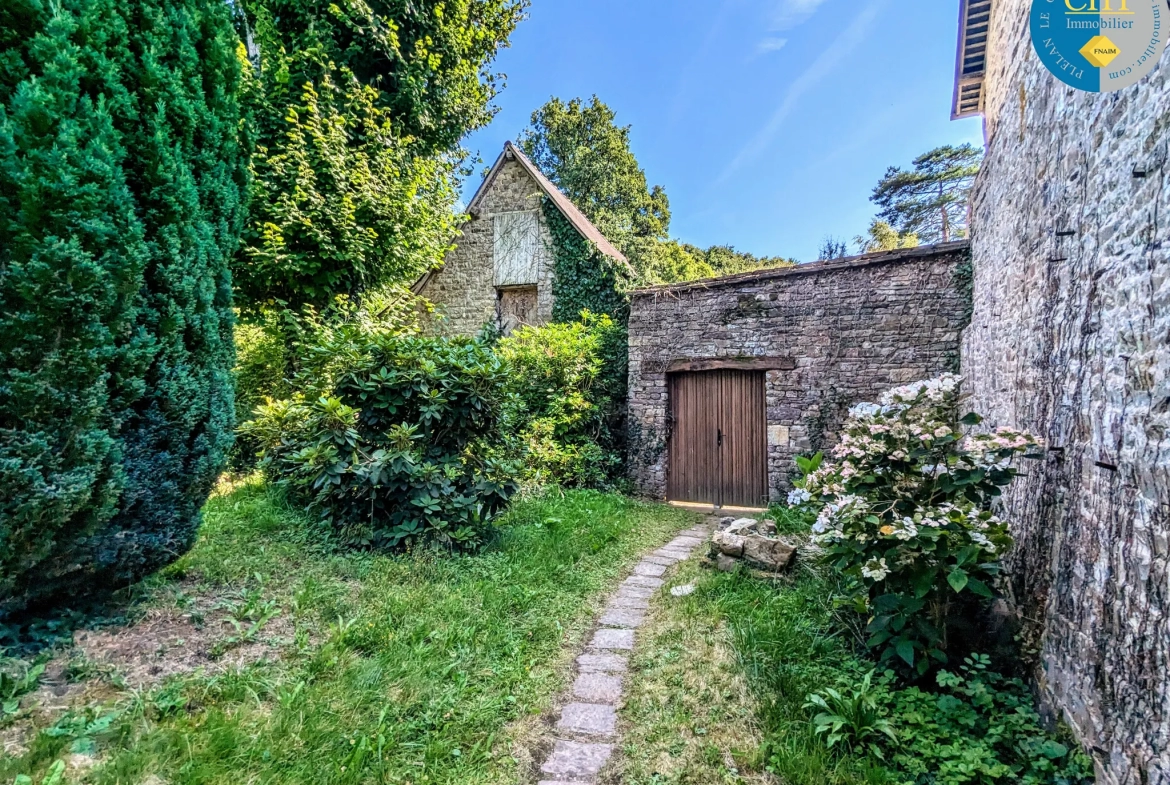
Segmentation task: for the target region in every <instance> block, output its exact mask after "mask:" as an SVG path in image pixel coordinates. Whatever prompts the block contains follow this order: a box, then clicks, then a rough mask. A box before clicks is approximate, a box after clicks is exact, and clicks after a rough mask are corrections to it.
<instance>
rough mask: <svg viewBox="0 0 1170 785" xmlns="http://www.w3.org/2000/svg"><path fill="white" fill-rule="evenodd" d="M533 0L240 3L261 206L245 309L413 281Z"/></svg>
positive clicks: (241, 286) (446, 220) (245, 266)
mask: <svg viewBox="0 0 1170 785" xmlns="http://www.w3.org/2000/svg"><path fill="white" fill-rule="evenodd" d="M526 6H527V0H457V2H453V3H452V2H444V1H443V0H422V1H421V2H414V1H412V2H402V1H401V0H387V1H385V2H370V3H366V2H362V3H342V4H337V3H329V2H323V1H322V0H243V1H242V2H241V3H240V4H239V5H238V6H237V9H238V13H237V18H236V22H237V27H238V29H239V31H240V34H241V37H242V38H243V39H244V40H245V41H246V42H247V43H248V54H249V59H250V62H251V63H252V68H251V69H249V72H248V74H247V78H246V84H245V89H244V99H245V104H246V107H247V110H248V113H249V118H250V123H249V127H250V128H251V129H252V133H253V135H254V137H255V139H254V141H255V146H254V151H253V155H252V172H253V177H254V181H255V187H254V193H255V200H254V208H253V211H252V215H251V217H250V220H249V225H248V228H247V231H246V232H245V236H244V248H243V250H242V252H241V254H240V255H239V257H238V259H237V264H236V267H235V275H236V286H237V290H238V291H239V292H240V294H241V295H242V303H241V304H242V305H244V306H246V307H247V306H251V307H257V306H259V307H264V306H267V305H283V306H287V307H289V308H291V309H292V310H294V311H300V310H301V309H303V307H304V306H315V307H323V306H326V305H328V304H329V303H330V302H331V301H332V299H333V298H334V297H335V296H336V295H338V294H353V293H358V292H361V291H363V290H365V289H368V288H370V287H371V286H374V285H376V284H379V283H386V282H399V281H402V280H405V279H409V278H411V277H413V276H415V275H417V274H418V273H420V272H422V271H423V270H425V269H426V268H427V267H429V266H431V265H433V264H436V263H438V262H439V261H440V260H441V259H442V257H443V254H444V252H445V251H446V249H447V244H448V241H449V240H450V238H451V237H452V236H453V234H454V217H453V215H452V213H453V209H452V208H453V206H454V203H455V199H456V182H455V176H456V174H457V170H458V166H459V163H460V161H461V159H462V155H461V153H460V151H458V150H457V146H458V144H459V140H460V139H461V138H462V137H463V136H464V135H465V134H467V133H468V132H469V131H472V130H474V129H476V128H479V127H481V126H483V125H485V124H486V123H487V122H488V121H489V120H490V119H491V117H492V116H493V114H494V112H495V109H494V108H493V107H492V104H491V101H492V99H493V98H494V97H495V95H496V92H497V90H498V89H499V87H500V84H501V82H500V79H499V77H498V76H497V75H496V74H494V73H493V72H492V71H491V70H490V69H489V66H490V64H491V62H492V60H493V59H494V57H495V55H496V53H497V52H498V51H499V49H500V48H501V47H503V46H506V45H507V40H508V36H509V35H510V34H511V32H512V30H513V29H514V28H515V26H516V24H517V23H518V22H519V21H520V19H521V18H522V17H523V14H524V10H525V8H526Z"/></svg>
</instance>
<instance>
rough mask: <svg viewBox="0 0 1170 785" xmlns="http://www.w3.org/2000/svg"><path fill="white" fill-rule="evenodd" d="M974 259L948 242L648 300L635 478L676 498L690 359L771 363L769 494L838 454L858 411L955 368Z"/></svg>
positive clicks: (635, 310) (638, 303)
mask: <svg viewBox="0 0 1170 785" xmlns="http://www.w3.org/2000/svg"><path fill="white" fill-rule="evenodd" d="M969 274H970V268H969V264H968V248H967V244H966V243H962V242H960V243H950V244H947V245H938V246H930V247H924V248H916V249H910V250H902V251H890V252H885V253H878V254H869V255H866V256H861V257H855V258H852V259H844V260H838V261H830V262H815V263H812V264H805V265H800V266H798V267H792V268H782V269H777V270H766V271H761V272H753V273H745V274H742V275H734V276H728V277H725V278H718V279H713V280H709V281H700V282H696V283H689V284H677V285H673V286H661V287H655V288H651V289H642V290H639V291H637V292H635V293H634V295H633V298H632V303H631V313H630V376H629V379H630V405H629V415H630V467H631V474H632V479H633V481H634V483H635V486H636V487H637V489H638V491H639V492H640V493H641V494H643V495H645V496H648V497H651V498H656V499H661V498H663V496H664V495H665V493H666V477H667V471H668V467H667V466H666V438H667V411H668V408H667V407H668V404H669V402H668V401H667V373H668V370H669V369H670V367H671V364H672V363H676V364H677V363H678V362H680V361H685V360H700V359H711V358H722V359H731V358H738V357H755V358H772V360H773V362H772V363H771V364H772V365H773V366H775V368H778V369H773V370H769V371H767V377H766V378H767V382H766V385H767V386H766V401H767V421H768V487H769V493H770V494H771V495H772V497H773V498H780V497H781V496H782V494H783V492H784V489H785V488H786V487H788V476H789V474H790V472H791V471H792V470H793V468H794V466H793V460H792V459H793V456H795V455H797V454H800V453H803V452H808V451H809V450H814V449H819V448H821V447H823V446H825V445H828V444H831V441H832V438H833V435H834V433H835V431H836V429H837V428H839V426H840V423H841V422H842V420H843V419H844V415H845V412H846V410H847V409H848V407H849V406H850V405H852V404H854V403H856V402H858V401H861V400H872V399H874V398H875V397H876V396H877V395H878V394H879V393H880V392H881V391H882V390H885V389H887V388H889V387H891V386H895V385H898V384H901V383H903V382H907V381H912V380H914V379H920V378H924V377H929V376H933V375H936V374H938V373H942V372H944V371H953V370H956V369H957V366H958V360H959V335H960V332H961V330H962V329H963V327H964V326H965V325H966V323H967V319H968V316H969V313H970V299H969V282H970V278H969Z"/></svg>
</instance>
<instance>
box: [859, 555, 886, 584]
mask: <svg viewBox="0 0 1170 785" xmlns="http://www.w3.org/2000/svg"><path fill="white" fill-rule="evenodd" d="M861 574H862V576H863V577H866V578H870V579H872V580H875V581H880V580H884V579H885V577H886V576H887V575H889V574H890V568H889V566H888V565H887V564H886V560H885V559H870V560H869V561H868V562H866V564H865V566H864V567H862V568H861Z"/></svg>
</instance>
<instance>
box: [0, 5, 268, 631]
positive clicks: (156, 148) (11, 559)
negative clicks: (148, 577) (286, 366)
mask: <svg viewBox="0 0 1170 785" xmlns="http://www.w3.org/2000/svg"><path fill="white" fill-rule="evenodd" d="M236 47H237V39H236V36H235V34H234V32H233V30H232V26H231V20H230V18H229V15H228V6H226V5H225V4H224V3H222V2H220V1H219V0H135V2H133V3H127V2H121V1H120V0H60V1H59V2H51V3H50V2H46V1H44V0H23V1H22V2H17V3H6V4H3V6H2V7H0V51H3V52H4V57H3V66H2V67H0V615H3V614H4V612H5V611H6V610H11V609H15V608H20V607H22V606H24V605H26V604H28V603H30V602H37V601H40V600H43V599H45V598H47V597H48V596H50V595H53V594H56V593H58V592H61V591H64V590H74V591H76V592H77V593H79V594H85V593H88V592H91V591H93V590H95V589H108V588H113V587H114V586H116V585H118V584H125V583H126V582H129V581H131V580H133V579H136V578H139V577H141V576H142V575H145V574H146V573H148V572H150V571H152V570H154V569H155V568H157V567H158V566H160V565H162V564H165V563H167V562H168V561H171V560H173V559H175V558H176V557H178V556H179V555H180V554H182V553H183V552H184V551H185V550H186V549H187V548H188V547H190V545H191V543H192V542H193V539H194V534H195V529H196V527H197V526H198V523H199V510H200V508H201V507H202V505H203V502H204V501H205V500H206V499H207V496H208V494H209V492H210V491H211V487H212V485H213V483H214V482H215V479H216V477H217V476H218V475H219V472H220V470H221V469H222V468H223V465H224V463H225V460H226V453H227V449H228V447H229V446H230V444H231V441H232V429H233V426H234V422H233V421H234V414H233V405H232V378H231V367H232V357H233V354H234V352H233V348H232V320H233V317H232V310H231V282H230V277H229V274H228V258H229V256H230V255H231V254H232V252H233V251H234V250H235V249H236V245H237V242H238V239H239V233H240V228H241V225H242V223H243V218H244V214H245V193H246V186H247V168H246V158H245V155H244V150H242V149H241V144H240V142H239V139H238V136H239V130H240V110H239V106H238V103H237V99H236V93H237V88H238V84H239V78H240V62H239V60H238V59H237V56H236Z"/></svg>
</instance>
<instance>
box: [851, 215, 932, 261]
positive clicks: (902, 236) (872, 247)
mask: <svg viewBox="0 0 1170 785" xmlns="http://www.w3.org/2000/svg"><path fill="white" fill-rule="evenodd" d="M853 243H854V244H855V245H856V246H857V252H858V253H875V252H877V251H895V250H897V249H899V248H917V247H918V235H917V234H915V233H914V232H899V231H898V230H897V229H895V228H894V227H892V226H890V225H889V223H887V222H886V221H883V220H881V219H880V218H874V219H873V220H872V221H871V222H870V224H869V229H868V231H867V232H866V234H865V235H864V236H861V235H859V236H857V237H855V238H853Z"/></svg>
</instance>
